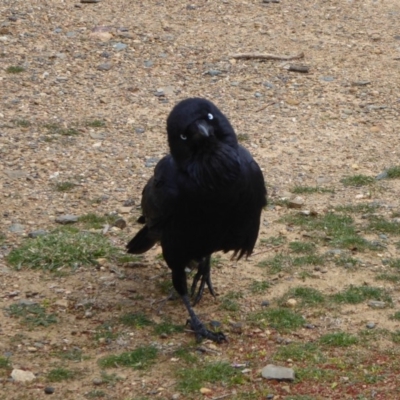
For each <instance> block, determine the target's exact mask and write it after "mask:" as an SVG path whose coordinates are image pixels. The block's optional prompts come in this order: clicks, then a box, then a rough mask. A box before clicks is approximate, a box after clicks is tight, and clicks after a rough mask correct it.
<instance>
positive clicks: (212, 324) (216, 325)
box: [210, 321, 221, 328]
mask: <svg viewBox="0 0 400 400" xmlns="http://www.w3.org/2000/svg"><path fill="white" fill-rule="evenodd" d="M210 326H211V327H212V328H219V327H220V326H221V322H219V321H210Z"/></svg>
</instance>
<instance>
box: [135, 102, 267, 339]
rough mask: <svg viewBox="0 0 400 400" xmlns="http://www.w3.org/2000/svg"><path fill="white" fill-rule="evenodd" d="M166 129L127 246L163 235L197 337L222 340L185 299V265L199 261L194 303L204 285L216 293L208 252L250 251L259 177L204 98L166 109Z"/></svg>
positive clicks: (144, 245) (145, 246)
mask: <svg viewBox="0 0 400 400" xmlns="http://www.w3.org/2000/svg"><path fill="white" fill-rule="evenodd" d="M167 133H168V143H169V148H170V154H168V155H167V156H165V157H164V158H162V159H161V160H160V161H159V162H158V164H157V165H156V167H155V170H154V175H153V177H151V178H150V179H149V181H148V182H147V184H146V186H145V187H144V189H143V193H142V211H143V215H142V216H141V217H140V218H139V220H138V221H139V222H141V223H144V224H145V225H144V227H143V228H142V229H141V230H140V231H139V232H138V233H137V234H136V236H135V237H134V238H133V239H132V240H131V241H130V242H129V243H128V245H127V248H128V253H133V254H141V253H144V252H146V251H147V250H149V249H150V248H151V247H153V246H154V244H155V243H156V242H160V243H161V247H162V251H163V256H164V259H165V261H166V263H167V265H168V267H169V268H170V269H171V270H172V282H173V285H174V288H175V289H176V291H177V292H178V293H179V295H180V296H181V297H182V300H183V302H184V304H185V306H186V308H187V310H188V312H189V315H190V324H191V328H192V329H193V331H194V332H195V334H196V338H197V339H201V338H208V339H211V340H213V341H216V342H221V341H223V340H226V338H225V335H224V334H223V333H214V332H211V331H209V330H207V329H206V328H205V326H204V325H203V324H202V323H201V321H200V320H199V318H198V317H197V316H196V314H195V313H194V311H193V308H192V307H191V305H190V301H189V297H188V289H187V282H186V272H185V267H186V266H187V265H188V264H189V263H190V262H192V261H195V262H198V270H197V273H196V275H195V277H194V280H193V284H192V288H191V294H192V296H193V294H194V292H195V290H196V286H197V283H198V281H199V280H200V288H199V291H198V293H197V296H196V298H195V301H194V303H197V302H198V301H199V300H200V298H201V296H202V294H203V290H204V286H205V285H207V286H208V288H209V290H210V292H211V294H213V295H214V290H213V287H212V284H211V279H210V259H211V254H212V253H214V252H216V251H220V250H221V251H224V252H228V251H231V250H233V252H234V254H233V257H236V258H237V259H240V258H241V257H243V256H249V255H250V254H251V252H252V251H253V248H254V245H255V243H256V240H257V236H258V230H259V226H260V216H261V211H262V208H263V207H264V206H265V205H266V196H267V192H266V189H265V183H264V178H263V175H262V172H261V170H260V168H259V166H258V165H257V163H256V162H255V161H254V160H253V158H252V156H251V154H250V153H249V152H248V151H247V150H246V149H245V148H244V147H242V146H241V145H240V144H239V143H238V140H237V137H236V134H235V132H234V130H233V128H232V126H231V124H230V123H229V121H228V119H227V118H226V117H225V115H223V114H222V113H221V111H220V110H219V109H218V108H217V107H216V106H215V105H214V104H213V103H211V102H210V101H208V100H205V99H201V98H189V99H185V100H183V101H181V102H179V103H178V104H177V105H176V106H175V107H174V108H173V110H172V111H171V113H170V114H169V116H168V119H167Z"/></svg>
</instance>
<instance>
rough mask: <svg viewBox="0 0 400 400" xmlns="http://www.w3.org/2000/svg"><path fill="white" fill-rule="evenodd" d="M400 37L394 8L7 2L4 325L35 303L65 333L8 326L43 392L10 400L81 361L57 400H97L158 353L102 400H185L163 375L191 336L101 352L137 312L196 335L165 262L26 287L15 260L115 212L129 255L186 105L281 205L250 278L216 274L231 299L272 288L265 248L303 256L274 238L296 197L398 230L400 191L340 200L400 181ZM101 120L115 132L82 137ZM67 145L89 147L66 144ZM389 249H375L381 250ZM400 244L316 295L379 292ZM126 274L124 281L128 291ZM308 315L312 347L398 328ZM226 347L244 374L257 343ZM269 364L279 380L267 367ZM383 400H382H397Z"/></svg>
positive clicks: (36, 280)
mask: <svg viewBox="0 0 400 400" xmlns="http://www.w3.org/2000/svg"><path fill="white" fill-rule="evenodd" d="M399 21H400V2H399V1H398V0H376V1H373V0H364V1H362V0H332V1H329V0H325V1H324V0H309V1H304V0H296V1H289V0H281V1H280V2H279V3H263V2H262V1H260V0H251V1H237V0H221V1H220V0H218V1H217V0H215V1H206V0H194V1H191V2H180V1H170V0H166V1H154V0H148V1H145V2H141V1H128V0H101V1H100V2H98V3H93V4H86V3H80V2H79V0H64V1H63V0H58V1H56V0H40V1H39V0H31V1H20V0H2V1H1V3H0V97H1V106H0V187H1V192H0V215H1V221H2V223H1V226H0V232H1V234H2V235H3V241H2V243H0V308H1V309H2V310H4V309H5V308H6V307H9V306H10V305H11V304H13V303H15V302H18V301H19V300H21V299H26V298H30V299H35V300H36V301H39V302H43V301H44V300H47V301H49V302H50V303H51V304H52V307H53V309H54V311H55V312H56V313H57V315H58V316H59V318H60V321H61V322H60V323H58V324H55V325H52V326H49V327H46V328H43V329H38V328H36V329H32V330H27V329H26V327H24V325H22V324H21V323H20V321H19V320H18V319H13V318H10V317H9V316H7V314H6V313H3V312H1V313H0V355H3V356H4V355H10V354H11V356H10V358H11V360H12V364H13V367H14V368H21V369H26V370H30V371H32V372H34V373H35V374H37V377H38V378H37V379H36V380H35V381H33V382H31V383H29V384H25V385H20V384H17V383H13V382H10V381H9V380H8V379H7V378H2V380H1V381H0V387H1V393H0V398H2V399H7V400H11V399H40V398H44V397H45V396H46V394H44V391H43V388H44V387H45V386H48V383H47V382H46V379H45V376H46V373H47V372H48V371H49V370H50V369H51V368H53V367H54V365H57V362H58V359H57V358H56V357H55V356H54V354H55V352H56V351H62V350H66V349H71V348H74V347H79V348H80V349H82V351H83V353H84V354H85V355H86V356H87V359H85V360H83V361H81V362H80V363H77V365H76V366H75V367H76V368H78V369H79V370H80V371H81V372H82V374H81V376H80V377H79V379H73V380H69V381H66V382H59V383H58V382H57V383H54V384H52V386H54V387H55V393H54V394H53V395H52V398H57V399H61V398H63V399H84V398H88V397H87V395H85V394H87V393H89V392H90V391H91V390H93V383H92V382H93V379H95V378H96V377H98V376H100V368H99V366H98V365H97V360H98V359H99V358H100V357H102V356H104V355H105V354H111V353H118V352H121V351H123V350H126V349H131V348H134V347H135V346H136V345H138V344H148V343H152V342H158V343H159V344H160V346H161V347H162V349H163V351H164V355H165V358H164V359H163V360H162V361H160V362H159V364H158V365H157V366H156V367H153V368H152V369H151V370H150V371H147V372H137V371H134V370H130V369H126V370H123V372H121V374H120V375H123V377H124V379H123V381H122V382H119V383H117V385H116V386H113V387H112V388H108V389H107V390H105V391H106V392H107V396H108V397H107V398H112V399H132V398H137V399H139V398H142V397H141V396H147V397H143V398H165V399H170V398H171V396H172V395H173V394H174V393H176V392H177V390H176V389H175V388H174V377H173V375H171V374H170V373H169V371H170V369H171V361H170V357H168V348H171V349H172V348H174V346H178V345H179V344H181V343H189V342H192V341H193V338H192V336H191V335H190V334H189V333H180V334H178V335H173V336H172V337H171V338H167V339H162V338H158V337H157V336H151V335H150V336H149V335H147V334H146V335H145V334H144V332H146V331H143V330H132V332H129V335H127V337H126V338H125V339H124V340H121V341H120V342H118V341H117V342H112V343H111V344H107V343H100V344H99V343H98V342H96V340H94V339H93V338H92V336H91V332H93V331H94V330H95V329H96V327H97V326H99V325H100V324H102V323H104V321H107V320H109V319H110V318H111V317H112V316H115V315H119V314H123V313H126V312H129V311H131V312H135V311H137V310H141V311H143V312H145V313H146V315H147V316H149V317H150V318H151V319H152V320H153V321H155V322H158V321H160V320H161V319H162V317H163V316H168V317H170V318H171V319H172V320H173V322H175V323H176V324H182V323H183V322H184V318H185V314H184V308H183V305H181V303H180V302H179V301H174V302H168V303H166V304H165V305H164V307H162V308H161V310H158V304H159V303H157V302H158V300H160V299H162V298H163V296H165V295H164V294H163V293H162V292H161V291H160V285H159V284H158V283H159V282H160V280H165V279H167V278H165V274H166V273H167V272H168V270H167V268H166V266H165V265H164V264H163V263H162V262H161V261H160V260H159V258H157V255H158V254H159V253H160V249H159V248H155V249H153V250H151V251H149V252H148V253H147V254H146V256H145V262H144V263H143V264H144V266H143V265H142V266H135V267H134V268H127V267H124V266H117V267H115V266H114V265H111V264H110V263H105V264H104V265H102V266H101V267H100V268H97V269H96V268H79V269H77V270H76V271H75V272H74V273H73V274H67V275H65V276H55V275H54V274H51V273H49V272H43V271H32V270H28V269H22V270H20V271H16V270H14V269H12V268H11V267H10V265H8V263H7V261H6V256H7V254H8V253H9V252H10V250H11V249H12V248H15V247H16V246H18V245H19V244H21V243H23V242H24V241H25V240H26V236H27V234H28V233H29V232H32V231H35V230H39V229H45V230H52V229H54V228H56V227H57V226H58V225H57V224H56V222H55V219H56V218H57V217H58V216H60V215H63V214H74V215H78V216H79V215H84V214H88V213H97V214H100V215H103V214H109V213H113V212H117V213H119V214H120V215H121V216H122V217H123V218H124V219H125V220H127V221H128V227H127V228H126V229H124V230H123V231H122V232H115V231H112V232H109V233H108V236H109V239H110V240H111V241H112V242H113V243H114V244H115V245H116V246H118V247H121V248H123V247H124V245H125V243H126V241H127V240H128V239H129V238H130V237H132V235H133V234H134V233H135V232H136V231H137V229H138V225H137V224H136V223H135V219H136V218H137V217H138V216H139V215H140V214H139V213H140V207H139V206H140V195H141V190H142V188H143V186H144V184H145V182H146V181H147V179H148V178H149V177H150V176H151V174H152V171H153V167H154V165H155V162H156V161H157V160H158V159H159V158H161V157H162V156H163V155H165V154H166V152H167V151H168V149H167V143H166V135H165V121H166V117H167V115H168V113H169V111H170V110H171V108H172V107H173V105H174V104H175V103H176V102H177V101H179V100H181V99H184V98H187V97H190V96H199V97H206V98H208V99H210V100H212V101H213V102H214V103H215V104H216V105H217V106H218V107H219V108H220V109H221V110H222V111H223V112H224V113H225V114H226V115H227V116H228V118H229V119H230V121H231V123H232V125H233V126H234V128H235V130H236V132H237V134H238V135H240V137H241V138H242V139H243V142H242V144H243V145H244V146H246V147H247V148H248V149H249V150H250V151H251V152H252V154H253V156H254V158H255V159H256V160H257V162H258V163H259V165H260V166H261V168H262V170H263V173H264V176H265V179H266V182H267V185H268V191H269V198H270V201H271V204H274V203H275V206H271V207H269V208H268V209H266V210H265V211H264V212H263V217H262V225H261V230H260V238H259V239H260V240H259V242H258V244H257V246H256V248H255V251H254V255H253V256H252V257H251V258H250V259H249V260H247V261H240V262H239V263H233V262H232V261H230V259H229V257H228V256H225V255H222V256H221V261H220V262H219V266H218V268H214V269H213V282H214V285H215V288H216V290H217V292H218V294H219V296H223V295H226V294H227V293H228V292H229V291H231V290H233V288H234V290H236V291H239V290H243V291H244V292H246V290H247V288H248V286H249V284H250V283H251V282H252V281H253V280H263V279H266V275H265V271H264V270H263V269H262V268H260V267H258V266H257V264H258V263H259V262H260V261H262V260H265V259H266V258H269V257H272V256H273V255H274V254H275V253H276V252H278V251H279V247H278V248H277V247H273V246H268V245H266V244H265V241H266V240H267V239H268V238H269V237H271V236H279V235H281V236H283V237H285V238H286V240H287V241H288V242H289V241H294V240H301V239H302V237H303V234H304V232H303V231H302V230H301V229H299V228H298V227H288V226H286V225H285V224H284V223H282V222H279V220H280V218H281V217H282V216H284V215H286V214H288V213H292V212H293V210H288V208H286V207H285V206H284V205H282V204H281V203H279V201H280V200H281V199H282V198H287V197H292V196H293V194H292V193H291V192H290V191H291V189H293V188H294V187H295V186H311V187H315V186H317V185H318V186H321V187H324V188H329V189H333V190H334V191H333V193H316V194H311V195H307V194H306V195H301V196H302V197H303V199H304V202H305V203H304V206H303V209H306V210H313V211H315V212H317V213H320V214H323V213H325V212H327V211H328V210H331V209H333V208H334V207H336V206H338V205H345V204H358V203H365V202H367V203H370V202H378V203H380V204H382V205H384V207H383V210H384V211H383V213H384V214H385V213H386V214H387V215H389V213H390V212H392V211H393V210H396V209H397V210H399V195H400V181H399V180H391V181H390V182H389V181H388V180H382V181H379V182H378V183H377V184H376V185H374V186H362V187H347V186H344V185H343V184H342V183H341V179H343V178H344V177H346V176H351V175H355V174H363V175H368V176H372V177H375V176H376V175H378V174H379V173H381V172H382V171H384V170H385V169H386V168H388V167H390V166H393V165H399V164H400V162H399V160H400V121H399V115H400V112H399V106H400V79H399V72H400V22H399ZM301 52H302V53H304V58H302V59H295V60H292V61H284V60H260V59H236V58H234V57H233V55H235V54H238V53H263V54H267V53H268V54H275V55H279V56H291V55H298V54H299V53H301ZM293 64H294V65H306V66H309V72H308V73H299V72H292V71H289V70H288V69H287V66H288V65H293ZM10 66H20V67H23V69H24V70H23V71H22V72H20V73H12V72H10V70H7V68H9V67H10ZM97 120H99V121H104V122H105V125H104V126H100V127H94V126H90V124H88V121H97ZM54 127H58V128H57V129H58V131H57V132H54V129H55V128H54ZM60 127H61V128H60ZM70 128H74V129H76V131H77V134H76V135H75V134H73V135H68V134H64V133H65V132H66V130H68V129H70ZM52 129H53V130H52ZM60 129H61V130H60ZM66 181H72V182H75V183H76V186H75V187H74V188H73V190H71V191H66V192H60V191H56V190H54V187H55V184H57V183H60V182H66ZM128 199H133V200H134V203H131V204H134V205H133V206H130V207H129V208H127V207H126V206H125V205H124V202H126V200H128ZM125 204H126V203H125ZM277 204H278V205H277ZM279 204H281V205H279ZM385 210H386V211H385ZM15 224H21V225H23V231H22V232H17V233H15V232H12V231H10V228H12V227H13V226H15ZM377 237H378V235H377V234H376V233H371V235H370V237H369V238H370V239H371V240H372V239H377ZM263 239H264V241H263ZM397 241H398V238H397ZM395 242H396V240H395V239H393V240H389V243H388V246H387V247H386V248H384V249H382V251H381V252H378V253H377V252H375V253H373V252H366V253H362V254H361V253H360V254H359V255H357V256H358V257H359V258H360V259H361V260H362V263H363V264H362V266H363V267H362V268H357V269H352V270H345V269H344V268H339V267H336V266H334V265H333V264H332V265H330V264H327V265H326V266H324V268H322V269H321V270H319V271H313V269H312V268H311V269H310V271H312V274H313V278H312V279H308V280H306V284H307V285H309V286H312V287H315V288H318V289H319V290H321V291H322V292H323V293H327V294H329V293H333V292H336V291H338V290H340V289H341V288H343V287H345V286H346V285H349V284H356V285H362V284H364V283H367V284H375V285H376V282H375V281H374V274H376V271H378V270H381V269H382V268H383V265H382V259H385V258H393V257H394V258H396V256H397V258H399V250H398V249H397V248H396V247H395ZM326 250H328V247H326V248H321V252H324V251H326ZM115 268H117V269H118V270H120V271H123V277H121V278H120V279H119V278H118V274H116V273H115ZM274 279H275V281H274V284H273V286H271V288H270V289H269V290H268V291H267V293H264V294H259V295H258V294H248V295H246V296H245V298H244V299H241V300H240V305H241V316H242V317H241V318H242V319H243V320H245V317H246V315H247V313H249V312H252V311H254V310H257V309H258V308H260V303H261V301H262V300H273V299H276V298H278V297H279V296H281V295H283V294H284V293H286V292H287V291H288V289H289V288H291V287H294V286H296V285H299V283H302V284H304V281H303V280H302V279H301V278H300V276H298V274H281V275H279V276H278V275H277V276H276V277H274ZM379 285H385V287H387V288H388V290H390V291H391V294H392V298H393V301H394V309H395V311H396V310H398V309H399V307H400V304H399V301H400V296H399V294H398V292H397V291H396V290H395V289H398V286H396V285H398V284H395V283H390V282H388V283H386V282H380V283H379ZM247 292H248V290H247ZM140 294H142V295H143V294H145V297H143V296H139V295H140ZM85 302H86V303H87V302H89V303H90V304H91V308H90V313H89V314H85V311H84V307H79V305H82V304H86V303H85ZM196 310H197V312H198V313H199V315H200V316H201V317H202V318H203V319H204V320H206V321H207V320H219V321H226V323H225V324H224V326H229V317H227V313H226V312H225V311H223V310H221V308H220V307H219V299H218V297H217V299H216V300H213V299H212V297H211V296H210V295H208V294H206V295H205V296H204V297H203V299H202V302H201V303H200V304H199V305H198V306H196ZM306 316H307V317H308V320H309V321H311V322H312V323H314V324H315V325H317V326H318V332H316V331H307V330H303V331H302V332H301V335H303V336H302V337H303V338H307V337H309V336H312V335H319V334H321V333H323V332H326V331H328V330H329V329H330V328H331V327H332V324H335V323H338V324H340V327H341V329H343V330H346V331H349V332H353V331H354V332H355V331H357V330H358V329H359V328H360V327H361V326H364V325H365V323H366V322H368V321H371V320H372V321H374V322H375V323H377V324H378V325H379V327H380V328H385V329H389V330H392V331H393V330H396V329H400V324H399V322H398V321H393V320H390V319H389V318H387V314H384V313H382V312H381V311H379V310H373V309H371V308H369V307H368V306H367V305H366V304H361V305H357V306H351V307H350V306H346V307H344V308H342V309H341V312H340V315H337V314H336V311H335V312H332V314H330V313H329V312H327V313H326V314H325V315H322V316H321V315H314V314H313V312H312V311H310V313H309V314H308V315H306ZM338 321H339V322H338ZM224 329H225V328H224ZM249 329H250V328H249ZM225 330H228V329H225ZM265 335H266V334H265ZM230 336H231V338H230V339H231V340H230V343H229V344H228V345H223V346H219V347H217V350H214V351H217V352H218V355H219V357H220V358H222V359H226V360H229V362H240V349H242V351H243V347H244V348H245V350H244V352H246V351H247V350H246V346H251V343H250V341H249V342H247V340H246V339H245V338H243V337H241V336H238V335H236V336H235V335H234V334H231V335H230ZM263 340H264V339H263ZM265 340H266V339H265ZM35 343H36V344H37V343H39V344H40V346H39V345H35ZM266 343H267V344H266V345H265V349H266V352H267V353H268V351H269V350H268V349H269V346H270V344H268V343H269V342H268V341H266ZM271 346H272V344H271ZM382 346H388V344H382ZM264 361H265V364H267V363H268V356H267V357H266V358H265V360H264ZM264 361H263V362H264ZM260 366H261V367H262V366H263V365H262V363H261V364H260ZM365 390H367V389H365ZM149 393H150V394H149ZM224 393H225V392H223V393H220V395H223V394H224ZM360 393H363V392H362V391H361V392H360ZM365 393H366V392H365ZM217 395H218V392H215V393H213V394H211V395H210V396H211V397H208V398H214V397H215V398H217V397H218V396H217ZM193 396H194V397H193ZM196 396H197V397H196ZM280 396H281V397H280ZM280 396H279V395H276V396H275V399H277V398H282V399H283V398H285V397H284V395H282V394H281V395H280ZM332 396H333V397H334V398H356V397H351V396H350V397H341V396H340V394H337V393H336V394H334V395H333V394H332ZM384 396H386V397H376V398H382V399H383V398H385V399H389V398H397V397H391V395H390V394H386V395H384ZM202 397H204V395H200V394H199V395H192V397H190V396H189V397H185V396H183V397H180V398H181V399H182V398H202ZM333 397H332V398H333ZM221 398H222V397H221ZM229 398H235V397H234V395H233V394H232V395H231V397H229ZM238 398H239V397H238ZM259 398H265V397H262V396H260V397H259ZM316 398H317V397H316ZM318 398H331V397H329V396H328V395H325V396H322V397H318ZM357 398H361V397H357ZM364 398H369V397H364Z"/></svg>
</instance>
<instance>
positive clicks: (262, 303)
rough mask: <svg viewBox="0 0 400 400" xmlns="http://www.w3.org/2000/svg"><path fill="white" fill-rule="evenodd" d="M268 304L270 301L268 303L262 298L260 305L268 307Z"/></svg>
mask: <svg viewBox="0 0 400 400" xmlns="http://www.w3.org/2000/svg"><path fill="white" fill-rule="evenodd" d="M270 304H271V303H270V302H269V301H268V300H263V301H262V302H261V307H269V305H270Z"/></svg>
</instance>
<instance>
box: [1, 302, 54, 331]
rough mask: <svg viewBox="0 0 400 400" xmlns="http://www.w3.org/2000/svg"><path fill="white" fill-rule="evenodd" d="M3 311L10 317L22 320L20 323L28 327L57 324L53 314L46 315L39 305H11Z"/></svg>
mask: <svg viewBox="0 0 400 400" xmlns="http://www.w3.org/2000/svg"><path fill="white" fill-rule="evenodd" d="M5 310H6V312H7V314H8V315H9V316H10V317H14V318H22V322H23V323H24V324H27V325H30V326H49V325H51V324H55V323H57V322H58V321H57V317H56V315H55V314H47V313H46V309H45V308H44V307H42V306H40V305H39V304H28V305H27V304H11V305H10V306H9V307H7V308H6V309H5Z"/></svg>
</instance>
